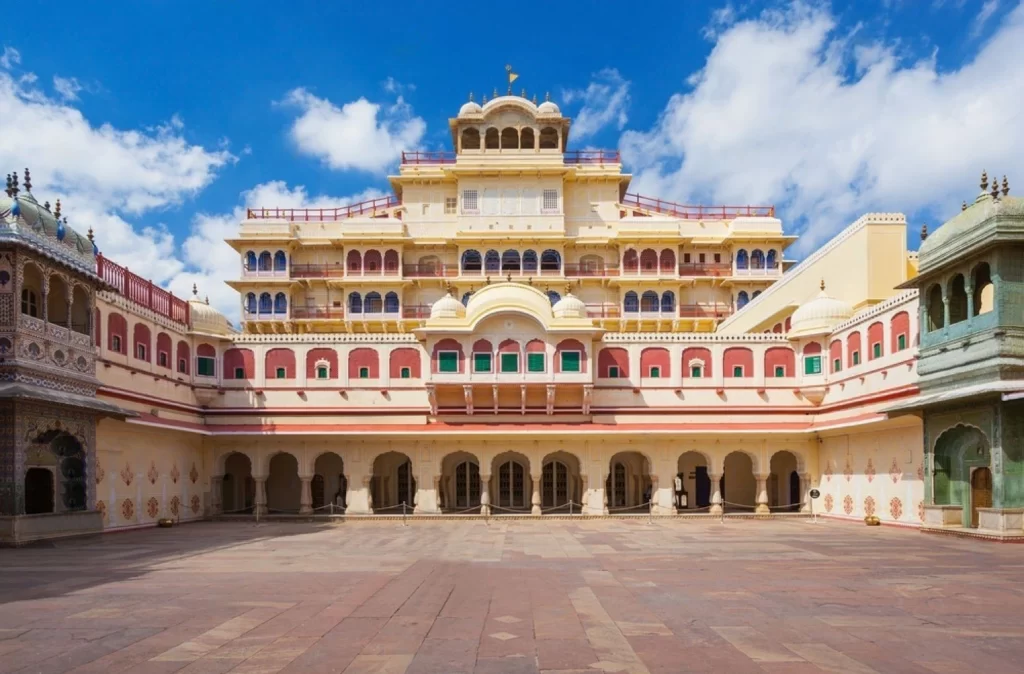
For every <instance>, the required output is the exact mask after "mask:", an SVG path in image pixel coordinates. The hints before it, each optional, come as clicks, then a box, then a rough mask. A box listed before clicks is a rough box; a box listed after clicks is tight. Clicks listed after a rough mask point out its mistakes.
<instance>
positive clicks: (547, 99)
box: [537, 94, 562, 116]
mask: <svg viewBox="0 0 1024 674" xmlns="http://www.w3.org/2000/svg"><path fill="white" fill-rule="evenodd" d="M537 114H538V115H559V116H561V114H562V111H561V110H559V109H558V106H557V105H555V104H554V103H552V102H551V94H545V95H544V102H543V103H541V104H540V105H538V106H537Z"/></svg>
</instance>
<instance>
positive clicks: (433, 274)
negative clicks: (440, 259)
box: [402, 262, 459, 278]
mask: <svg viewBox="0 0 1024 674" xmlns="http://www.w3.org/2000/svg"><path fill="white" fill-rule="evenodd" d="M402 274H403V275H405V276H407V277H409V278H443V277H445V276H458V275H459V266H458V265H455V264H432V263H429V262H428V263H425V264H416V263H410V264H404V265H402Z"/></svg>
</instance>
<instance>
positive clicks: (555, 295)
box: [548, 290, 562, 306]
mask: <svg viewBox="0 0 1024 674" xmlns="http://www.w3.org/2000/svg"><path fill="white" fill-rule="evenodd" d="M560 299H562V296H561V295H559V294H558V293H556V292H555V291H554V290H549V291H548V300H550V301H551V306H555V302H557V301H558V300H560Z"/></svg>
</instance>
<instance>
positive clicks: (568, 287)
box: [565, 281, 572, 295]
mask: <svg viewBox="0 0 1024 674" xmlns="http://www.w3.org/2000/svg"><path fill="white" fill-rule="evenodd" d="M565 294H566V295H571V294H572V282H571V281H566V283H565Z"/></svg>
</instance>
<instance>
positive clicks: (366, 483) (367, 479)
mask: <svg viewBox="0 0 1024 674" xmlns="http://www.w3.org/2000/svg"><path fill="white" fill-rule="evenodd" d="M372 487H373V476H372V475H364V476H363V491H364V492H365V493H366V512H367V513H372V512H373V489H372Z"/></svg>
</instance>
